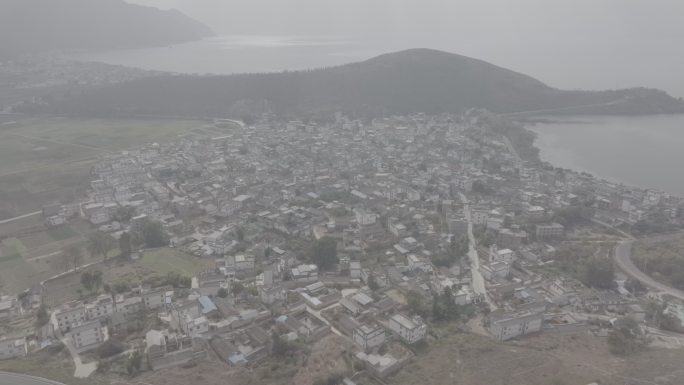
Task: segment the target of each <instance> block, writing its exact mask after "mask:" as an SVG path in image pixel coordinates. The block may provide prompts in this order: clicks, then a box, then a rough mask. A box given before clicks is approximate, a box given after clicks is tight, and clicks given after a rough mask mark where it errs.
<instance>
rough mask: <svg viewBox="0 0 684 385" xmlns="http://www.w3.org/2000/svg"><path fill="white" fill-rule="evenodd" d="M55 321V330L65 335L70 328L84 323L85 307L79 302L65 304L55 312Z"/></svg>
mask: <svg viewBox="0 0 684 385" xmlns="http://www.w3.org/2000/svg"><path fill="white" fill-rule="evenodd" d="M55 320H56V321H57V328H58V329H59V330H60V331H61V332H62V333H66V332H67V331H69V329H70V328H71V327H72V326H74V325H76V324H80V323H83V322H85V321H86V308H85V305H83V303H82V302H80V301H75V302H69V303H66V304H64V305H62V306H61V307H60V308H59V309H57V310H56V311H55Z"/></svg>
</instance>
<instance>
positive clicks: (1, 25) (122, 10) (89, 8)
mask: <svg viewBox="0 0 684 385" xmlns="http://www.w3.org/2000/svg"><path fill="white" fill-rule="evenodd" d="M211 35H213V32H212V31H211V29H209V28H208V27H207V26H205V25H204V24H202V23H200V22H198V21H196V20H194V19H191V18H190V17H188V16H186V15H184V14H182V13H180V12H178V11H175V10H169V11H162V10H159V9H157V8H152V7H144V6H139V5H134V4H129V3H126V2H125V1H123V0H0V51H3V52H7V53H13V54H16V53H35V52H46V51H48V52H62V51H75V50H79V51H81V50H108V49H118V48H137V47H150V46H163V45H167V44H174V43H184V42H189V41H194V40H198V39H201V38H203V37H207V36H211Z"/></svg>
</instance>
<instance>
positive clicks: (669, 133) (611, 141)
mask: <svg viewBox="0 0 684 385" xmlns="http://www.w3.org/2000/svg"><path fill="white" fill-rule="evenodd" d="M549 119H552V120H556V121H557V122H554V123H544V124H536V125H534V126H531V127H530V129H532V130H533V131H535V132H536V133H537V135H538V137H537V141H536V145H537V146H538V147H539V148H540V150H541V158H542V159H543V160H545V161H548V162H550V163H552V164H553V165H555V166H557V167H563V168H570V169H574V170H577V171H586V172H589V173H591V174H593V175H595V176H598V177H602V178H605V179H609V180H613V181H616V182H623V183H625V184H629V185H632V186H638V187H643V188H656V189H661V190H663V191H666V192H670V193H673V194H678V195H684V115H656V116H645V117H613V116H609V117H572V118H567V117H563V118H549Z"/></svg>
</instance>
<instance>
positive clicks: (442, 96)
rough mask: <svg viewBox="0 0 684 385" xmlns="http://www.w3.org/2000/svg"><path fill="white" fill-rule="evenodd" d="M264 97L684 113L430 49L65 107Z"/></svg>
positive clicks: (137, 109)
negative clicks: (551, 82) (560, 84)
mask: <svg viewBox="0 0 684 385" xmlns="http://www.w3.org/2000/svg"><path fill="white" fill-rule="evenodd" d="M262 102H268V104H269V106H270V107H271V108H272V109H273V110H274V111H275V112H279V113H305V114H317V113H328V112H333V111H345V112H348V113H353V114H362V115H363V114H368V115H374V116H378V115H387V114H409V113H414V112H424V113H441V112H452V113H458V112H462V111H465V110H467V109H469V108H486V109H489V110H491V111H493V112H496V113H502V114H506V113H520V112H522V111H535V110H542V111H543V110H553V109H560V110H567V111H568V112H570V111H571V110H572V109H581V110H582V111H578V112H582V113H604V114H610V113H613V114H650V113H679V112H684V102H682V100H680V99H676V98H673V97H671V96H669V95H668V94H667V93H665V92H664V91H660V90H654V89H647V88H632V89H623V90H610V91H578V90H574V91H565V90H559V89H556V88H553V87H550V86H548V85H546V84H544V83H543V82H541V81H539V80H537V79H534V78H532V77H530V76H528V75H524V74H521V73H518V72H515V71H511V70H508V69H505V68H502V67H498V66H496V65H494V64H491V63H488V62H485V61H482V60H478V59H473V58H469V57H466V56H461V55H456V54H451V53H447V52H443V51H436V50H430V49H424V48H419V49H410V50H405V51H399V52H395V53H389V54H384V55H380V56H377V57H374V58H371V59H368V60H365V61H362V62H357V63H350V64H345V65H340V66H336V67H328V68H321V69H313V70H307V71H292V72H290V71H284V72H277V73H265V74H237V75H205V76H196V75H167V76H157V77H152V78H147V79H140V80H136V81H133V82H128V83H123V84H119V85H115V86H112V87H107V88H103V89H98V90H93V91H91V92H87V93H86V94H85V95H82V96H81V97H75V98H71V99H69V100H64V101H62V103H60V104H59V105H57V106H56V108H57V110H61V111H65V112H73V113H110V114H111V113H119V114H126V113H128V114H156V115H186V116H187V115H193V116H214V117H222V116H226V115H228V113H229V112H230V111H231V108H232V107H233V106H234V105H235V104H243V105H244V104H249V103H254V104H261V103H262ZM592 108H593V109H592Z"/></svg>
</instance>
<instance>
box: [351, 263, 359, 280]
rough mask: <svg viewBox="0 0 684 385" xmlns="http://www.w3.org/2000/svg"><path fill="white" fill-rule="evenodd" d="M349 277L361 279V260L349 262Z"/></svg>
mask: <svg viewBox="0 0 684 385" xmlns="http://www.w3.org/2000/svg"><path fill="white" fill-rule="evenodd" d="M349 278H351V279H361V262H359V261H351V262H349Z"/></svg>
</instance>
